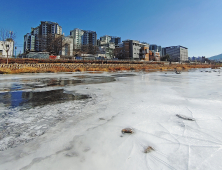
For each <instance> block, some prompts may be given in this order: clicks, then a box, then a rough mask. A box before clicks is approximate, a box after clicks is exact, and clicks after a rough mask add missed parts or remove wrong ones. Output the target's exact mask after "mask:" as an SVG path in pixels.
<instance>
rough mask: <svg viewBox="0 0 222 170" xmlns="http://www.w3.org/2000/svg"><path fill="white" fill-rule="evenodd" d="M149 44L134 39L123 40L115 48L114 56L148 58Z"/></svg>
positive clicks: (132, 58)
mask: <svg viewBox="0 0 222 170" xmlns="http://www.w3.org/2000/svg"><path fill="white" fill-rule="evenodd" d="M148 49H149V44H147V43H140V42H139V41H136V40H125V41H123V43H122V45H120V44H119V45H118V46H116V48H115V52H114V53H115V57H116V58H119V59H128V60H148V58H149V57H148V55H149V50H148Z"/></svg>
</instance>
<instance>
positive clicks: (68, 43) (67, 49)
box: [62, 36, 73, 56]
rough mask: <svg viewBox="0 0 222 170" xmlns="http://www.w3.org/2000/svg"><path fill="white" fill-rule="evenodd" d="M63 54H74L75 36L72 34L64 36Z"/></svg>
mask: <svg viewBox="0 0 222 170" xmlns="http://www.w3.org/2000/svg"><path fill="white" fill-rule="evenodd" d="M62 44H63V45H62V55H63V56H73V38H72V37H71V36H67V37H62Z"/></svg>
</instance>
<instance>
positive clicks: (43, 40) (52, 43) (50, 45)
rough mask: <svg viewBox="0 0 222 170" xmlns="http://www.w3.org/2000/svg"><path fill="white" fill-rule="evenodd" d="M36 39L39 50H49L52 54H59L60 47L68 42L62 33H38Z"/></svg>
mask: <svg viewBox="0 0 222 170" xmlns="http://www.w3.org/2000/svg"><path fill="white" fill-rule="evenodd" d="M37 40H38V43H39V45H40V48H39V51H45V52H49V53H50V54H53V55H60V54H61V52H62V48H63V47H65V46H67V44H70V42H69V40H66V39H65V38H64V36H63V35H57V34H56V35H55V34H47V35H39V36H38V37H37Z"/></svg>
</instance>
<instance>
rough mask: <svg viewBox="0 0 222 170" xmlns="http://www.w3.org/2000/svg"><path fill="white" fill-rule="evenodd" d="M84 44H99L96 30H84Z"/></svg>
mask: <svg viewBox="0 0 222 170" xmlns="http://www.w3.org/2000/svg"><path fill="white" fill-rule="evenodd" d="M82 45H93V46H96V45H97V34H96V32H95V31H89V30H83V36H82Z"/></svg>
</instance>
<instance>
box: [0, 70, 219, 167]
mask: <svg viewBox="0 0 222 170" xmlns="http://www.w3.org/2000/svg"><path fill="white" fill-rule="evenodd" d="M221 85H222V76H221V74H220V72H219V71H218V70H211V69H196V70H191V71H189V72H182V74H175V73H174V72H152V73H145V72H122V73H94V74H92V73H69V74H68V73H61V74H52V73H48V74H23V75H1V76H0V169H1V170H17V169H18V170H19V169H22V170H26V169H32V170H39V169H41V170H44V169H51V170H57V169H58V170H61V169H64V170H114V169H115V170H147V169H152V170H159V169H163V170H165V169H166V170H167V169H174V170H188V169H195V170H196V169H200V170H203V169H204V170H208V169H209V170H218V169H222V162H221V158H222V112H221V110H222V89H221ZM124 128H131V129H132V130H133V132H134V133H132V134H131V133H129V134H128V133H124V134H123V133H121V130H122V129H124ZM147 148H148V150H147Z"/></svg>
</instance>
